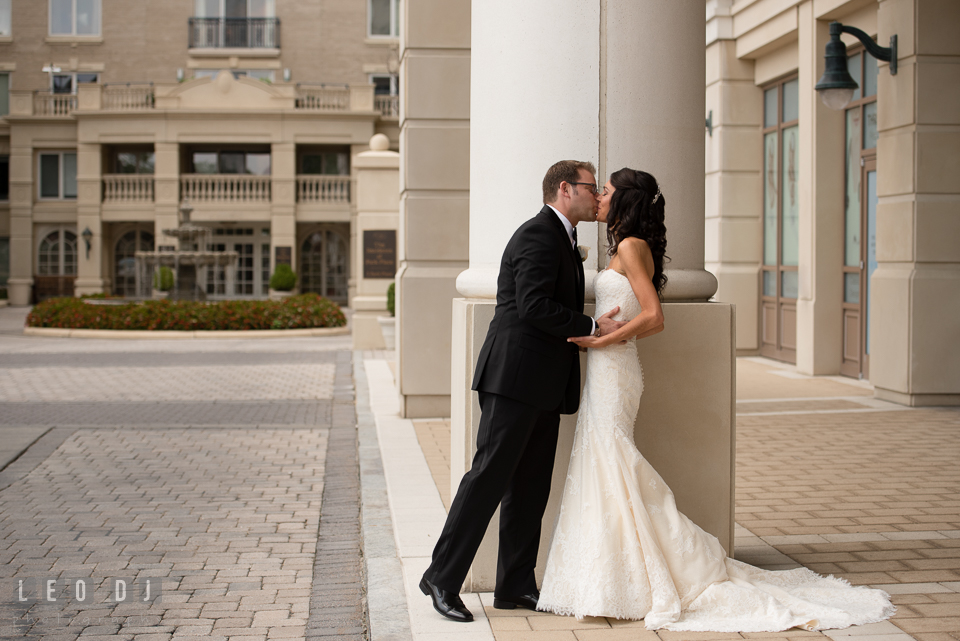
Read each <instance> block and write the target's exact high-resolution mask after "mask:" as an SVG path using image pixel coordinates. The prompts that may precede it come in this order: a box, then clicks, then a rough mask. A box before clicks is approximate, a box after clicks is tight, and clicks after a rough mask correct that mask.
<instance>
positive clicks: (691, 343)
mask: <svg viewBox="0 0 960 641" xmlns="http://www.w3.org/2000/svg"><path fill="white" fill-rule="evenodd" d="M494 306H495V302H494V301H492V300H476V299H463V298H459V299H455V300H454V301H453V350H452V374H451V379H452V380H451V387H452V389H451V392H452V402H451V414H452V416H451V431H452V434H451V440H450V467H451V469H450V477H451V478H450V487H451V496H453V495H455V494H456V491H457V487H458V486H459V484H460V478H461V477H462V476H463V474H464V473H465V472H466V471H467V470H468V469H469V468H470V462H471V460H472V458H473V455H474V452H475V451H476V440H477V438H476V433H477V428H478V426H479V423H480V404H479V400H478V397H477V394H476V393H475V392H473V391H472V390H471V389H470V384H471V383H472V381H473V372H474V369H475V367H476V363H477V357H478V356H479V354H480V348H481V347H482V345H483V340H484V338H485V337H486V333H487V327H488V326H489V325H490V321H491V320H492V319H493V310H494ZM585 311H586V313H588V314H591V313H592V312H593V309H592V306H588V307H587V309H586V310H585ZM663 313H664V324H665V327H666V329H665V330H664V331H663V332H661V333H660V334H657V335H656V336H652V337H650V338H646V339H643V340H641V341H640V342H639V343H638V345H637V348H638V349H637V352H638V357H639V359H640V362H641V363H642V364H643V371H644V392H643V399H642V400H641V401H640V411H639V414H638V416H637V422H636V426H635V428H634V436H635V439H636V442H637V444H638V446H639V449H640V451H641V453H642V454H643V455H644V457H646V459H647V460H648V461H650V463H651V464H652V465H653V466H654V467H655V468H656V469H657V471H658V472H659V473H660V475H661V476H662V477H663V478H664V480H665V481H666V482H667V484H668V485H669V486H670V487H671V489H673V492H674V494H675V495H676V499H677V505H678V507H679V508H680V510H681V511H682V512H683V513H684V514H686V515H687V516H689V517H690V518H691V519H693V521H694V522H695V523H697V525H699V526H700V527H702V528H703V529H704V530H706V531H707V532H709V533H711V534H713V535H714V536H716V537H717V538H719V539H720V543H721V544H722V545H723V547H724V549H726V551H727V554H728V555H730V556H733V528H734V513H733V510H734V462H735V445H736V439H735V422H734V417H735V410H736V400H735V399H736V389H735V384H736V360H735V357H734V352H735V350H736V324H735V315H734V306H733V305H730V304H726V303H667V304H665V305H664V306H663ZM581 373H582V375H584V376H585V375H586V357H585V355H583V356H581ZM581 385H582V381H581ZM575 427H576V416H575V415H574V416H564V417H563V418H562V420H561V422H560V439H559V443H558V445H557V458H556V463H555V465H554V472H553V488H552V490H551V494H550V502H549V504H548V505H547V511H546V513H545V514H544V516H543V535H542V537H541V541H540V557H539V562H538V563H537V580H538V581H540V580H541V579H542V578H543V568H544V565H545V561H546V554H547V550H548V549H549V545H550V539H551V537H552V535H553V525H554V522H555V521H556V516H557V511H558V509H559V504H560V496H561V494H562V492H563V483H564V479H565V478H566V473H567V463H568V461H569V458H570V449H571V447H572V445H573V433H574V429H575ZM498 529H499V512H498V513H497V514H495V515H494V517H493V519H492V520H491V522H490V525H489V527H488V528H487V534H486V536H485V538H484V540H483V543H482V544H481V546H480V550H479V551H478V553H477V557H476V559H475V561H474V564H473V567H472V568H471V572H470V574H468V575H467V580H466V582H465V585H464V589H465V590H466V591H469V592H485V591H491V590H493V588H494V583H495V581H496V572H497V530H498Z"/></svg>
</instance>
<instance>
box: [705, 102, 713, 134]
mask: <svg viewBox="0 0 960 641" xmlns="http://www.w3.org/2000/svg"><path fill="white" fill-rule="evenodd" d="M705 124H706V125H707V133H709V134H710V137H711V138H713V109H711V110H710V113H708V114H707V120H706V123H705Z"/></svg>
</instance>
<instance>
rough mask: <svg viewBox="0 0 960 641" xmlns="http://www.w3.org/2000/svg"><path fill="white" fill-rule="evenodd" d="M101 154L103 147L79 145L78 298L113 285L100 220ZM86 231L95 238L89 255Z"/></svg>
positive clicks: (75, 290) (92, 239)
mask: <svg viewBox="0 0 960 641" xmlns="http://www.w3.org/2000/svg"><path fill="white" fill-rule="evenodd" d="M100 153H101V152H100V145H96V144H88V143H78V144H77V280H76V283H75V285H74V293H75V294H76V295H77V296H82V295H84V294H99V293H101V292H103V291H104V286H105V285H108V284H109V281H108V280H105V279H104V276H105V275H104V273H103V271H102V268H103V262H104V261H103V254H104V253H105V252H107V251H108V248H107V246H106V245H105V243H104V242H103V223H102V221H101V218H100V201H101V198H100V194H101V186H100V181H101V177H100V176H101V171H100V168H101V164H102V161H101V158H100ZM86 229H89V230H90V232H91V233H92V234H93V236H92V237H91V238H90V251H89V252H88V251H87V246H86V242H85V241H84V239H83V232H84V230H86ZM108 274H109V272H108Z"/></svg>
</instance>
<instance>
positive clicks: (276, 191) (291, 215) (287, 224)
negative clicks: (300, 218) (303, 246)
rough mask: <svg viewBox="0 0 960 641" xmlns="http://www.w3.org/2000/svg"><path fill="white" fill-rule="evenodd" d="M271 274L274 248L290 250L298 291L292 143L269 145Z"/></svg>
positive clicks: (273, 265)
mask: <svg viewBox="0 0 960 641" xmlns="http://www.w3.org/2000/svg"><path fill="white" fill-rule="evenodd" d="M270 171H271V172H272V174H273V175H272V177H271V181H270V183H271V184H270V210H269V214H270V274H271V275H272V274H273V271H274V270H275V269H276V268H277V266H276V264H275V262H276V256H277V249H276V248H277V247H289V248H290V261H291V262H290V266H291V267H293V271H294V272H296V273H297V289H298V290H299V288H300V278H299V277H300V267H299V264H298V263H297V249H298V248H297V221H296V208H297V198H296V186H297V146H296V145H295V144H294V143H292V142H283V143H273V144H272V145H271V146H270Z"/></svg>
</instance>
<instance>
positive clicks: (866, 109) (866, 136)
mask: <svg viewBox="0 0 960 641" xmlns="http://www.w3.org/2000/svg"><path fill="white" fill-rule="evenodd" d="M876 146H877V103H875V102H871V103H870V104H868V105H864V106H863V148H864V149H873V148H874V147H876Z"/></svg>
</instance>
